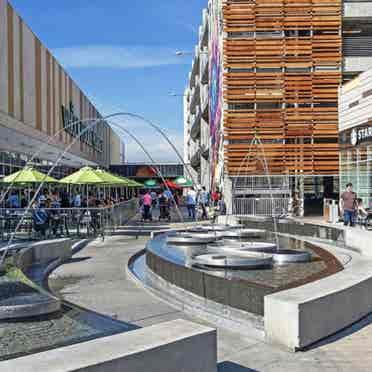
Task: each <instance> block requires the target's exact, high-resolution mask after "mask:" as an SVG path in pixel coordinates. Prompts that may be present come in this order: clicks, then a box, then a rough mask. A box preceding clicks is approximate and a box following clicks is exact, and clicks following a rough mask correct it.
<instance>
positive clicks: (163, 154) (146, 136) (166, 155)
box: [113, 122, 183, 163]
mask: <svg viewBox="0 0 372 372" xmlns="http://www.w3.org/2000/svg"><path fill="white" fill-rule="evenodd" d="M128 124H129V123H128V122H127V123H125V124H124V123H122V124H119V127H122V128H125V129H127V130H129V131H130V133H131V134H133V135H134V136H135V137H136V138H137V139H138V140H139V141H140V142H141V144H142V145H143V146H144V147H145V149H146V150H147V151H148V152H149V154H150V155H151V157H152V158H153V159H154V160H155V161H156V162H170V163H180V162H181V160H180V159H179V158H178V156H177V154H176V153H175V151H174V150H173V149H172V147H171V146H170V144H169V143H167V141H166V140H165V139H164V138H163V137H162V136H161V135H160V134H159V133H157V132H156V131H155V130H154V129H152V128H149V126H148V125H146V124H144V123H142V125H138V126H137V127H134V126H133V125H131V124H133V123H131V124H130V125H128ZM138 124H139V123H138ZM113 129H114V130H115V132H116V133H117V134H118V135H119V136H120V138H121V139H122V140H123V142H124V143H125V146H126V160H127V161H128V162H145V163H149V162H150V159H149V158H148V156H147V155H146V154H145V153H144V151H143V150H142V149H141V148H140V146H139V145H138V144H137V143H136V142H135V141H134V140H133V139H132V138H130V137H129V136H128V135H127V134H126V133H125V132H123V131H120V129H118V125H117V123H116V125H114V126H113ZM165 133H166V134H167V135H168V137H169V140H170V141H171V142H172V144H173V145H174V146H175V147H176V149H177V151H178V152H179V154H180V155H181V157H182V156H183V133H177V131H175V130H172V131H170V130H165Z"/></svg>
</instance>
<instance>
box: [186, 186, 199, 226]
mask: <svg viewBox="0 0 372 372" xmlns="http://www.w3.org/2000/svg"><path fill="white" fill-rule="evenodd" d="M196 197H197V193H196V191H195V189H194V188H193V187H191V188H190V189H189V191H188V192H187V194H186V206H187V210H188V212H189V218H191V219H192V220H193V221H195V219H196V218H195V217H196V213H195V206H196Z"/></svg>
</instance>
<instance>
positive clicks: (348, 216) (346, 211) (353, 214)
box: [339, 183, 370, 227]
mask: <svg viewBox="0 0 372 372" xmlns="http://www.w3.org/2000/svg"><path fill="white" fill-rule="evenodd" d="M339 206H340V213H341V215H342V216H343V220H344V225H345V226H354V225H355V223H356V222H357V223H358V224H359V225H361V226H365V227H366V226H367V225H368V223H369V218H370V215H369V213H368V212H367V211H366V209H365V208H364V206H363V199H361V198H358V196H357V194H356V193H355V192H354V191H353V184H352V183H348V184H347V185H346V190H345V191H344V192H343V193H342V194H341V197H340V203H339Z"/></svg>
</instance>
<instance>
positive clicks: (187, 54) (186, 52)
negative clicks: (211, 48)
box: [175, 50, 209, 57]
mask: <svg viewBox="0 0 372 372" xmlns="http://www.w3.org/2000/svg"><path fill="white" fill-rule="evenodd" d="M199 53H200V54H209V52H208V50H200V51H199ZM175 55H176V56H178V57H182V56H192V55H194V52H189V51H185V50H176V52H175Z"/></svg>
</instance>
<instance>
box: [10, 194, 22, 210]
mask: <svg viewBox="0 0 372 372" xmlns="http://www.w3.org/2000/svg"><path fill="white" fill-rule="evenodd" d="M8 204H9V208H20V207H21V203H20V201H19V196H18V193H17V191H13V192H12V194H11V195H10V197H9V198H8Z"/></svg>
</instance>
